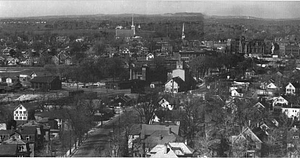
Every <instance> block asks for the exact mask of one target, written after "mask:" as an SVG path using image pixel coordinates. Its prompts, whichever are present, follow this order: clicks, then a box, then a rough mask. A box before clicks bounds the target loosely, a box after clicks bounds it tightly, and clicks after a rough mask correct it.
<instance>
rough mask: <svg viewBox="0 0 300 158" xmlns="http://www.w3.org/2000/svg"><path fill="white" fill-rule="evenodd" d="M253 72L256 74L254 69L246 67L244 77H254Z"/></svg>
mask: <svg viewBox="0 0 300 158" xmlns="http://www.w3.org/2000/svg"><path fill="white" fill-rule="evenodd" d="M255 74H256V71H255V70H254V69H247V70H246V72H245V78H246V79H250V78H252V77H256V76H255Z"/></svg>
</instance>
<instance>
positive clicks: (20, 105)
mask: <svg viewBox="0 0 300 158" xmlns="http://www.w3.org/2000/svg"><path fill="white" fill-rule="evenodd" d="M20 107H21V108H22V109H23V108H24V109H26V108H25V107H24V106H23V105H22V104H19V105H18V106H17V107H15V108H14V111H15V110H17V109H18V108H20ZM26 110H27V109H26Z"/></svg>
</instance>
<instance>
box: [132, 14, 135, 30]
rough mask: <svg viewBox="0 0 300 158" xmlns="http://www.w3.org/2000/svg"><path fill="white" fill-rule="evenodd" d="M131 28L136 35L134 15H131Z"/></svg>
mask: <svg viewBox="0 0 300 158" xmlns="http://www.w3.org/2000/svg"><path fill="white" fill-rule="evenodd" d="M131 30H133V35H135V26H134V22H133V15H132V17H131Z"/></svg>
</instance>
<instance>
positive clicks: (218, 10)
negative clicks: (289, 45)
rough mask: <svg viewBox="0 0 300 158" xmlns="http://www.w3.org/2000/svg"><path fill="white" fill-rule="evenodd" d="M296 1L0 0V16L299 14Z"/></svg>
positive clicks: (276, 16)
mask: <svg viewBox="0 0 300 158" xmlns="http://www.w3.org/2000/svg"><path fill="white" fill-rule="evenodd" d="M299 4H300V3H299V1H259V0H256V1H246V2H239V1H235V0H231V1H227V0H226V1H203V0H190V1H187V0H183V1H173V0H153V1H149V0H141V1H137V0H113V1H108V0H102V1H95V0H89V1H82V0H73V1H71V0H63V1H56V0H43V1H40V0H21V1H20V0H13V1H8V0H0V18H20V17H37V16H68V15H97V14H167V13H177V12H192V13H203V14H204V15H208V16H251V17H257V18H267V19H294V18H300V5H299Z"/></svg>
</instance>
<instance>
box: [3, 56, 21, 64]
mask: <svg viewBox="0 0 300 158" xmlns="http://www.w3.org/2000/svg"><path fill="white" fill-rule="evenodd" d="M6 61H7V65H8V66H16V65H17V64H18V63H19V59H18V58H13V57H11V56H9V57H7V58H6Z"/></svg>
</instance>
